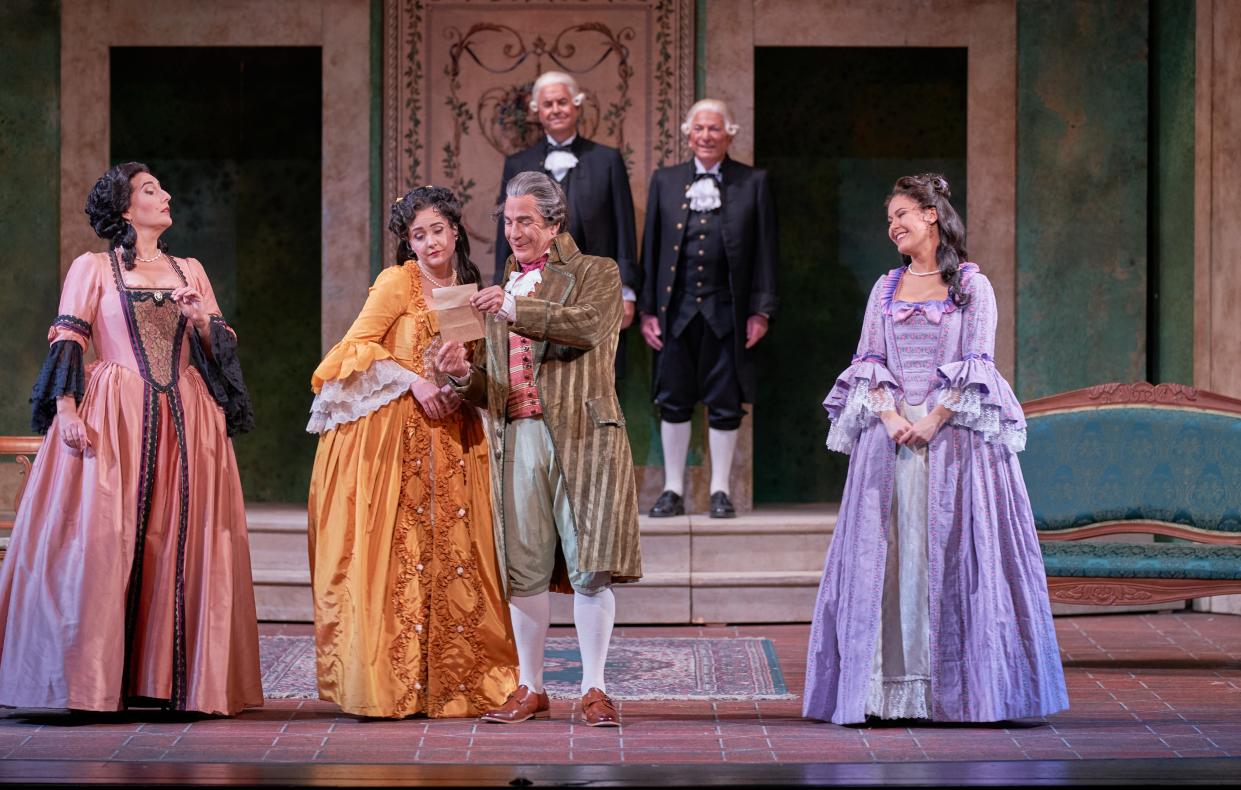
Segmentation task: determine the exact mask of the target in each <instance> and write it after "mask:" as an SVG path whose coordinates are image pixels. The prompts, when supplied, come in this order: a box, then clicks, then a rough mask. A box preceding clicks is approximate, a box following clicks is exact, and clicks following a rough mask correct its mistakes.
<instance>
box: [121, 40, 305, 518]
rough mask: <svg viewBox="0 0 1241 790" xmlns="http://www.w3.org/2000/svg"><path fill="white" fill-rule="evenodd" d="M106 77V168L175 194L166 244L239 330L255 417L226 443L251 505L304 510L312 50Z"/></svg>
mask: <svg viewBox="0 0 1241 790" xmlns="http://www.w3.org/2000/svg"><path fill="white" fill-rule="evenodd" d="M152 59H155V61H156V62H158V63H159V64H160V67H159V68H157V69H153V68H151V67H150V65H149V64H150V63H152V62H153V60H152ZM112 65H113V72H112V158H113V160H114V161H126V160H130V159H137V160H139V161H145V162H146V163H147V164H148V165H150V166H151V169H152V171H153V172H154V173H155V175H156V177H158V178H159V179H160V181H161V182H162V183H163V185H164V186H165V188H167V189H168V191H169V192H170V193H171V194H172V196H173V202H172V206H173V219H174V225H173V227H172V228H170V229H169V231H168V232H167V234H165V238H166V239H167V240H168V242H169V244H170V246H171V250H172V252H173V254H174V255H176V254H180V255H188V256H193V257H196V258H199V259H200V260H201V261H202V262H203V265H204V266H205V267H206V269H207V272H208V274H209V275H210V277H211V280H212V286H213V288H214V289H215V291H216V295H217V298H218V300H219V302H220V307H221V309H222V310H223V312H224V315H225V317H226V318H227V319H228V320H229V321H230V323H232V324H233V326H234V327H236V329H237V333H238V337H239V340H240V344H239V345H240V354H241V359H242V366H243V369H244V370H245V374H246V382H247V384H248V386H249V388H250V393H251V397H252V400H253V402H254V409H255V417H256V428H255V430H254V431H253V432H252V433H249V434H246V435H244V436H239V437H235V438H234V448H235V450H236V452H237V460H238V465H239V467H240V469H241V477H242V485H243V486H244V488H245V492H246V498H247V500H249V501H260V502H262V501H278V502H297V501H302V500H304V499H305V497H306V490H307V486H308V484H309V479H310V468H311V465H312V463H313V459H314V449H315V439H314V437H313V436H310V435H308V434H307V433H306V432H305V425H306V420H307V418H308V410H309V406H310V398H311V393H310V374H311V371H313V370H314V367H315V365H316V364H317V363H318V361H319V350H320V349H319V342H320V341H319V325H320V320H319V308H320V303H319V294H320V275H319V272H320V253H321V248H320V181H321V158H320V157H321V153H320V146H321V143H320V128H321V124H320V107H321V98H320V97H321V83H320V50H319V49H318V48H207V47H203V48H185V49H181V48H161V49H155V48H117V49H113V51H112Z"/></svg>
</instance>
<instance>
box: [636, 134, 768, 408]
mask: <svg viewBox="0 0 1241 790" xmlns="http://www.w3.org/2000/svg"><path fill="white" fill-rule="evenodd" d="M720 179H721V181H722V182H723V183H722V184H721V185H720V200H721V203H722V205H721V206H720V227H721V230H722V231H723V236H724V244H723V249H724V258H725V260H723V261H708V264H709V265H715V266H717V267H718V266H723V267H726V270H727V273H728V281H729V286H730V291H731V294H732V309H733V326H734V327H735V329H734V332H733V338H734V346H735V352H736V356H735V358H736V359H737V361H738V377H739V378H740V380H741V388H742V394H743V396H744V397H745V400H746V402H749V403H753V402H754V391H755V385H756V381H755V379H756V373H755V370H754V362H753V357H752V353H753V350H752V349H751V350H749V351H747V350H746V348H745V323H746V319H747V318H749V317H750V316H751V315H754V314H756V313H762V314H764V315H767V316H768V317H774V316H775V313H776V307H777V298H776V267H777V264H778V261H779V244H778V239H777V232H778V228H777V226H776V206H775V201H774V200H773V199H772V196H771V190H770V188H769V187H768V184H767V171H765V170H758V169H755V168H753V167H749V166H747V165H743V164H741V163H739V162H736V161H734V160H732V159H728V158H725V159H724V161H723V162H722V163H721V165H720ZM693 180H694V160H693V159H691V160H689V161H688V162H683V163H681V164H679V165H673V166H671V167H663V168H660V169H659V170H656V171H655V173H654V175H652V176H651V189H650V192H649V194H648V196H647V203H646V229H645V233H644V236H643V239H642V288H641V289H640V290H639V291H638V309H639V310H640V311H641V312H642V313H645V314H648V315H654V316H658V318H659V329H660V332H662V333H663V335H664V337H667V336H668V333H669V329H670V327H669V323H668V319H669V315H670V314H673V315H675V313H676V312H677V308H678V305H674V304H673V303H672V300H673V297H674V295H675V296H678V297H679V296H681V294H680V293H679V289H676V288H675V286H676V284H677V271H678V267H679V266H682V265H686V262H685V261H684V244H685V235H686V225H687V224H688V223H689V218H690V210H689V199H688V198H687V197H685V190H686V189H688V188H689V186H690V184H691V183H693ZM674 291H678V293H675V294H674ZM761 345H762V344H761V343H760V344H759V346H761ZM759 346H756V348H757V347H759ZM654 371H655V381H654V387H655V390H656V391H658V388H659V376H660V375H663V374H664V373H670V372H668V371H663V372H661V371H660V366H659V363H658V359H657V360H656V364H655V365H654Z"/></svg>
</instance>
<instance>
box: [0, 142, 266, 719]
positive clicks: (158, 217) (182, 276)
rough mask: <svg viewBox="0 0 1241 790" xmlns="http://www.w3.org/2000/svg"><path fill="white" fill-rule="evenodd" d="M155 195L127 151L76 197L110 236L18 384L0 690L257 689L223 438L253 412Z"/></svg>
mask: <svg viewBox="0 0 1241 790" xmlns="http://www.w3.org/2000/svg"><path fill="white" fill-rule="evenodd" d="M170 200H171V198H170V197H169V195H168V193H167V192H165V191H164V190H163V189H161V188H160V185H159V182H158V181H157V180H156V179H155V178H154V177H153V176H152V175H151V174H150V172H149V171H148V169H147V167H146V166H145V165H142V164H139V163H136V162H130V163H127V164H123V165H118V166H116V167H114V168H112V169H111V170H109V171H108V172H107V173H105V174H104V175H103V176H102V177H101V178H100V179H99V180H98V181H97V182H96V183H95V187H94V189H93V190H92V191H91V194H90V197H89V198H88V199H87V203H86V213H87V214H88V215H89V216H90V221H91V225H92V227H93V228H94V229H95V232H96V233H97V234H99V236H100V237H101V238H104V239H106V240H107V241H108V246H109V250H108V252H106V253H86V254H83V255H81V256H79V257H78V258H77V260H75V261H74V262H73V266H72V267H71V268H70V270H69V273H68V275H67V276H66V278H65V283H64V288H63V291H62V293H61V298H60V310H59V315H58V316H57V317H56V320H55V321H54V322H53V324H52V327H51V329H50V330H49V332H48V340H49V342H50V343H51V350H50V351H49V353H48V357H47V362H46V363H45V364H44V366H43V370H42V372H41V373H40V375H39V380H38V383H36V384H35V388H34V391H33V393H32V394H31V398H30V400H31V404H32V408H33V417H32V420H31V422H32V426H33V428H34V430H35V431H37V432H39V433H46V434H47V438H46V439H45V440H44V442H43V446H42V448H41V449H40V450H39V454H38V458H37V459H36V461H35V464H34V468H33V469H32V470H31V472H30V480H29V482H28V484H27V487H26V492H25V495H24V497H23V499H22V502H21V505H20V507H19V509H18V512H17V519H16V522H15V523H14V526H13V534H12V538H11V541H10V544H9V551H8V555H7V556H6V557H5V560H4V563H3V567H2V568H0V705H6V706H12V707H22V708H69V709H73V710H93V711H115V710H124V709H126V708H129V707H132V706H140V707H142V706H154V707H163V708H167V709H172V710H182V711H198V712H202V713H212V714H234V713H237V712H238V711H240V710H241V709H243V708H245V707H246V706H248V705H261V704H262V702H263V692H262V685H261V683H260V676H259V661H258V627H257V621H256V618H255V612H254V589H253V584H252V582H251V578H250V551H249V545H248V541H247V536H246V514H245V508H244V504H243V500H242V494H241V481H240V479H239V478H238V475H237V462H236V459H235V458H234V456H233V446H232V442H231V440H230V439H229V435H230V434H233V433H235V432H238V431H246V430H249V429H250V428H251V427H253V416H252V414H251V410H250V404H249V397H248V395H247V394H246V390H245V383H244V381H243V380H242V377H241V367H240V365H239V363H238V361H237V339H236V336H235V334H234V333H233V330H232V329H231V328H230V327H229V326H228V324H226V323H225V322H224V320H223V319H222V318H221V317H220V314H219V312H220V311H219V306H218V305H217V304H216V300H215V295H214V294H213V293H212V290H211V283H210V282H209V281H208V279H207V275H206V272H204V271H203V267H202V264H200V263H199V262H198V261H197V260H195V259H193V258H173V257H172V256H170V255H168V254H167V252H166V250H167V245H166V243H165V242H163V241H161V240H160V235H161V234H162V233H163V232H164V231H165V230H167V229H168V227H169V226H170V225H171V224H172V216H171V213H170V210H169V202H170ZM91 344H93V345H94V350H95V354H96V357H97V359H98V361H97V362H95V363H93V364H92V365H91V366H90V369H89V370H87V369H85V368H84V366H83V362H82V360H83V353H84V352H85V351H86V350H87V348H88V346H90V345H91Z"/></svg>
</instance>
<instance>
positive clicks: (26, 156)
mask: <svg viewBox="0 0 1241 790" xmlns="http://www.w3.org/2000/svg"><path fill="white" fill-rule="evenodd" d="M0 74H2V75H4V77H3V80H4V82H3V85H4V87H3V90H0V174H3V179H2V184H3V185H2V186H0V238H3V239H4V244H3V245H0V316H2V317H3V322H4V331H3V332H0V370H2V371H3V372H4V376H3V380H4V384H3V385H2V386H0V433H3V434H6V435H25V434H29V433H30V402H29V398H30V388H31V386H32V385H33V384H34V382H35V379H36V378H38V375H39V368H40V367H41V366H42V364H43V360H44V359H45V358H46V357H47V327H48V325H49V324H51V322H52V321H53V320H54V319H55V318H56V307H57V303H58V301H59V295H60V276H59V266H58V263H59V261H58V260H57V257H58V256H59V254H60V253H59V246H60V240H59V236H58V227H57V217H58V216H59V211H60V208H59V206H60V193H59V187H60V178H59V175H60V4H59V3H56V2H45V0H6V2H3V3H0ZM83 203H85V196H83ZM6 504H7V503H6Z"/></svg>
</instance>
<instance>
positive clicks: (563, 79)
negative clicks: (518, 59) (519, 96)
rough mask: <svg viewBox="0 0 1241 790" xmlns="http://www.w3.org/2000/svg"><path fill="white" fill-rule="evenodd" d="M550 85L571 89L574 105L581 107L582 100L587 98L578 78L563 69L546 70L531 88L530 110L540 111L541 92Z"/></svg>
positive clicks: (570, 93)
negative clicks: (578, 82) (579, 85)
mask: <svg viewBox="0 0 1241 790" xmlns="http://www.w3.org/2000/svg"><path fill="white" fill-rule="evenodd" d="M548 85H563V86H565V87H566V88H568V89H569V95H570V96H572V97H573V106H574V107H581V106H582V102H583V101H585V100H586V94H585V93H582V89H581V88H580V87H578V84H577V80H575V79H573V77H572V76H571V75H569V74H565V73H564V72H563V71H545V72H543V73H542V74H540V75H539V78H538V79H537V80H535V81H534V87H533V88H531V89H530V112H538V111H539V92H540V91H542V90H543V89H544V88H546V87H547V86H548Z"/></svg>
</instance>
